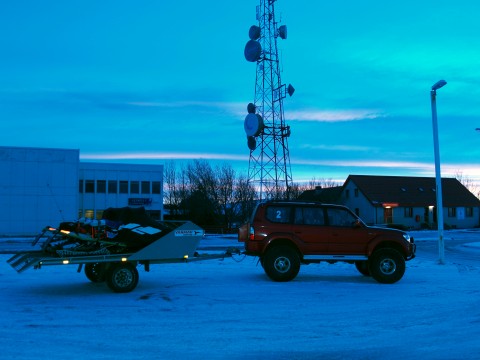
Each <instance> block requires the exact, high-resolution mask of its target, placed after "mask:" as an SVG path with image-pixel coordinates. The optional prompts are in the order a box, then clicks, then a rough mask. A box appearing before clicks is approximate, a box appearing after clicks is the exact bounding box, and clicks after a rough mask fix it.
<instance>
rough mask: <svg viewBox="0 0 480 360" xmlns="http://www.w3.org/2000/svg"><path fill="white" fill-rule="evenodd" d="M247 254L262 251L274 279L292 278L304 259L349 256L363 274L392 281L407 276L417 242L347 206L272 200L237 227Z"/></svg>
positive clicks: (330, 259) (345, 258)
mask: <svg viewBox="0 0 480 360" xmlns="http://www.w3.org/2000/svg"><path fill="white" fill-rule="evenodd" d="M238 241H240V242H244V243H245V250H246V251H245V252H246V254H247V255H253V256H258V257H259V258H260V263H261V264H262V266H263V269H264V270H265V273H266V274H267V275H268V276H269V277H270V278H271V279H272V280H275V281H290V280H292V279H294V278H295V277H296V276H297V274H298V272H299V270H300V265H301V264H311V263H319V262H321V261H327V262H329V263H334V262H337V261H345V262H348V263H352V264H355V266H356V268H357V269H358V271H359V272H360V273H361V274H363V275H365V276H372V277H373V278H374V279H375V280H377V281H378V282H380V283H386V284H392V283H394V282H397V281H398V280H400V279H401V278H402V277H403V274H404V273H405V261H407V260H411V259H413V258H414V257H415V249H416V245H415V244H414V241H413V238H412V237H410V236H409V235H408V234H407V233H405V232H403V231H399V230H394V229H387V228H380V227H370V226H367V225H365V224H364V223H363V222H362V220H360V218H359V217H357V216H356V215H355V214H354V213H352V212H351V211H350V210H349V209H348V208H347V207H345V206H340V205H327V204H320V203H315V202H289V201H268V202H265V203H261V204H259V205H258V206H257V208H256V209H255V211H254V213H253V215H252V219H251V221H250V222H249V223H247V224H245V225H243V226H242V227H240V229H239V233H238Z"/></svg>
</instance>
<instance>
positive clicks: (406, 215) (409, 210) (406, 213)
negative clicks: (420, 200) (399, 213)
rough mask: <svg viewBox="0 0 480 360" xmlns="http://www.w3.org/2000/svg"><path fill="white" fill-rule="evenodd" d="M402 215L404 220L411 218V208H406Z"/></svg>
mask: <svg viewBox="0 0 480 360" xmlns="http://www.w3.org/2000/svg"><path fill="white" fill-rule="evenodd" d="M404 215H405V217H406V218H412V217H413V208H412V207H406V208H405V210H404Z"/></svg>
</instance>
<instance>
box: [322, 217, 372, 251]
mask: <svg viewBox="0 0 480 360" xmlns="http://www.w3.org/2000/svg"><path fill="white" fill-rule="evenodd" d="M326 211H327V222H328V226H327V227H326V228H327V229H328V235H327V237H328V239H329V253H331V254H342V255H347V254H352V255H357V254H365V253H366V252H367V244H368V243H369V241H370V239H371V238H372V237H373V236H374V235H373V234H372V233H371V231H370V230H369V228H368V227H365V225H364V224H363V223H362V222H361V221H358V218H357V217H356V216H355V215H353V213H352V212H351V211H350V210H348V209H347V208H342V207H328V208H326Z"/></svg>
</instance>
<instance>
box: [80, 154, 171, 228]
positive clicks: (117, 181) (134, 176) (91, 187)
mask: <svg viewBox="0 0 480 360" xmlns="http://www.w3.org/2000/svg"><path fill="white" fill-rule="evenodd" d="M124 185H126V189H123V188H121V187H123V186H124ZM137 185H138V186H137ZM125 190H126V191H125ZM78 192H79V208H78V216H79V217H89V218H97V219H100V218H101V217H102V213H103V211H104V210H105V209H107V208H109V207H125V206H143V207H145V209H146V211H147V212H148V213H149V214H150V215H151V216H152V217H153V218H155V219H156V220H162V219H163V165H140V164H108V163H84V162H82V163H80V176H79V186H78Z"/></svg>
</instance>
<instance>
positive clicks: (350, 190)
mask: <svg viewBox="0 0 480 360" xmlns="http://www.w3.org/2000/svg"><path fill="white" fill-rule="evenodd" d="M341 199H342V200H341V201H342V203H343V205H345V206H347V207H348V208H349V209H350V210H352V211H353V212H354V213H355V214H357V215H358V216H359V217H360V218H361V219H362V220H363V222H365V223H366V224H369V225H373V224H377V223H378V221H377V212H376V210H375V208H374V207H373V206H372V204H371V203H370V201H369V200H368V199H367V198H366V197H365V195H364V194H363V193H362V192H361V191H360V190H359V189H358V188H357V186H356V185H355V184H354V183H353V182H351V181H350V182H349V183H348V184H347V185H346V186H345V188H344V189H343V192H342V195H341ZM382 218H383V213H382Z"/></svg>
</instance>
